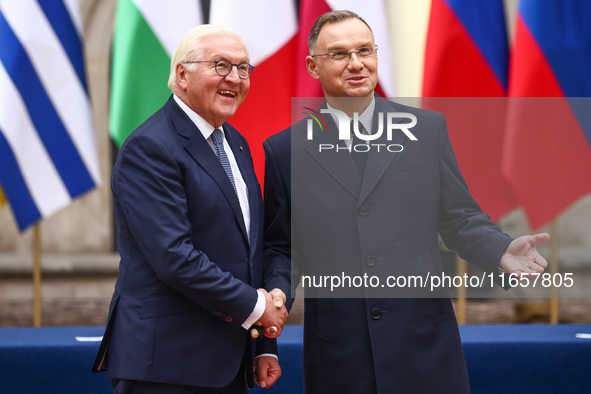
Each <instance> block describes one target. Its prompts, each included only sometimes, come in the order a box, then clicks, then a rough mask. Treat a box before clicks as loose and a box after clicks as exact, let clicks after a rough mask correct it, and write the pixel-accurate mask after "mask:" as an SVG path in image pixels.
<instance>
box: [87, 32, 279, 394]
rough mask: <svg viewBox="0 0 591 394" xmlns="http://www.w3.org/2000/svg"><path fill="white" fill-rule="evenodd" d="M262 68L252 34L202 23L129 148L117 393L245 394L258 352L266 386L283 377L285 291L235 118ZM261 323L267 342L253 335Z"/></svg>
mask: <svg viewBox="0 0 591 394" xmlns="http://www.w3.org/2000/svg"><path fill="white" fill-rule="evenodd" d="M252 70H253V67H252V66H251V65H250V64H249V57H248V52H247V50H246V46H245V43H244V40H243V38H242V37H241V36H239V35H238V34H237V33H235V32H233V31H231V30H229V29H226V28H222V27H216V26H211V25H201V26H197V27H195V28H194V29H192V30H191V31H190V32H189V33H188V34H187V35H186V36H185V38H184V39H183V40H182V41H181V43H180V44H179V46H178V48H177V50H176V51H175V53H174V55H173V58H172V62H171V71H170V78H169V82H168V86H169V87H170V89H171V90H172V91H173V93H174V94H173V95H172V96H171V97H170V99H169V100H168V101H167V102H166V104H164V106H163V107H162V108H161V109H160V110H158V111H157V112H156V113H155V114H154V115H152V116H151V117H150V118H149V119H148V120H146V121H145V122H144V123H143V124H142V125H140V126H139V127H138V128H137V129H136V130H135V131H134V132H133V133H132V134H131V135H130V136H129V137H128V138H127V140H126V141H125V143H124V144H123V146H122V147H121V151H120V152H119V155H118V157H117V161H116V163H115V166H114V168H113V173H112V179H111V188H112V190H113V199H114V208H115V218H116V221H117V243H118V248H119V252H120V254H121V262H120V265H119V276H118V278H117V283H116V285H115V292H114V294H113V299H112V301H111V305H110V308H109V318H108V322H107V327H106V331H105V335H104V339H103V341H102V344H101V346H100V350H99V354H98V355H97V359H96V361H95V365H94V366H93V371H94V372H98V371H105V370H106V371H107V374H108V377H109V378H110V379H111V382H112V386H113V390H114V392H115V393H140V392H141V393H166V394H173V393H231V394H234V393H236V394H239V393H240V394H244V393H246V392H247V387H252V385H253V358H254V356H258V357H256V359H255V361H254V364H255V366H256V372H255V375H256V376H254V378H255V379H257V381H258V383H259V385H260V386H261V387H270V386H271V385H273V384H274V383H275V381H276V380H277V378H278V377H279V376H280V375H281V369H280V368H279V364H278V361H277V356H276V354H277V344H276V342H275V339H274V338H276V337H277V336H278V335H279V334H280V333H281V329H282V327H283V325H284V323H285V319H286V318H287V311H286V309H285V306H284V305H283V302H284V295H283V293H281V291H280V290H277V289H275V290H273V291H271V293H268V292H267V291H266V290H264V287H265V280H264V278H263V259H262V240H263V233H262V229H263V222H262V220H263V206H262V197H261V190H260V186H259V184H258V181H257V179H256V176H255V173H254V169H253V165H252V159H251V155H250V150H249V147H248V144H247V142H246V140H245V139H244V137H243V136H242V135H240V133H238V131H237V130H236V129H234V128H233V127H232V126H230V125H229V124H228V123H226V121H227V120H228V119H229V118H231V117H232V116H233V115H234V113H235V112H236V110H237V109H238V107H239V106H240V104H241V103H242V102H243V100H244V98H245V97H246V94H247V92H248V89H249V86H250V79H249V78H250V76H251V72H252ZM151 82H152V81H146V83H151ZM257 289H258V290H257ZM272 294H273V295H272ZM253 324H260V325H262V326H263V327H266V329H265V331H264V335H265V336H264V337H261V338H258V339H256V340H255V339H252V338H251V335H250V333H249V331H248V330H249V329H251V326H252V325H253Z"/></svg>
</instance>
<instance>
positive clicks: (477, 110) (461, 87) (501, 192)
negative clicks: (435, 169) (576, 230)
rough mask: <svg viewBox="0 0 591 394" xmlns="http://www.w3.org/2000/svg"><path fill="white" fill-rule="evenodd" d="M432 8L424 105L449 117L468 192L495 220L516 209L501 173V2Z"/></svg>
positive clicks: (444, 2) (453, 1) (504, 51)
mask: <svg viewBox="0 0 591 394" xmlns="http://www.w3.org/2000/svg"><path fill="white" fill-rule="evenodd" d="M431 4H432V5H431V14H430V18H429V28H428V33H427V42H426V47H425V67H424V78H423V93H422V95H423V100H422V105H423V107H424V108H428V109H432V110H435V111H438V112H442V113H444V114H445V115H446V118H447V123H448V128H449V134H450V139H451V141H452V143H453V146H454V151H455V153H456V157H457V159H458V162H459V165H460V168H461V170H462V173H463V175H464V177H465V179H466V182H467V183H468V186H469V188H470V191H471V193H472V195H473V196H474V198H475V199H476V200H477V201H478V203H479V204H480V206H481V208H482V209H483V211H485V212H486V213H488V214H489V215H490V216H491V218H492V219H493V220H497V219H498V218H500V217H501V216H502V215H504V214H506V213H508V212H509V211H511V210H512V209H513V208H515V207H516V206H517V205H518V202H517V199H516V198H515V196H514V194H513V191H512V189H511V187H510V185H509V184H508V183H507V181H506V180H505V178H504V177H503V174H502V170H501V163H502V148H503V136H504V133H503V130H504V125H505V109H506V108H505V104H506V103H505V99H504V98H502V97H504V96H505V95H506V92H507V69H508V55H509V53H508V52H509V50H508V40H507V33H506V26H505V14H504V10H503V0H487V1H474V0H433V1H432V3H431ZM458 97H461V98H458ZM468 97H482V99H473V98H468Z"/></svg>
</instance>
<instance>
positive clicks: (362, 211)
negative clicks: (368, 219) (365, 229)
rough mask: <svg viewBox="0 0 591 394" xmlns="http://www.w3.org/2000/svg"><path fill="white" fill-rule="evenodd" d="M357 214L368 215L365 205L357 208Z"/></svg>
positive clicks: (367, 208)
mask: <svg viewBox="0 0 591 394" xmlns="http://www.w3.org/2000/svg"><path fill="white" fill-rule="evenodd" d="M359 214H360V215H361V216H367V215H369V207H368V206H367V205H362V206H360V207H359Z"/></svg>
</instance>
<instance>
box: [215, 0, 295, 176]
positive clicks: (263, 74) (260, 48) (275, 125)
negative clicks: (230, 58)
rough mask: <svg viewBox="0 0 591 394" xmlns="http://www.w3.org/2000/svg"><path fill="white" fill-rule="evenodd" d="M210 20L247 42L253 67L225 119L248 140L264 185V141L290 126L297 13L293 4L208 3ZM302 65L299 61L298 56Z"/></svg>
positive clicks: (265, 1)
mask: <svg viewBox="0 0 591 394" xmlns="http://www.w3.org/2000/svg"><path fill="white" fill-rule="evenodd" d="M209 22H210V23H211V24H214V25H222V26H227V27H229V28H231V29H232V30H234V31H236V32H237V33H239V34H240V35H242V36H243V37H244V38H246V40H247V42H248V45H249V48H248V50H249V52H250V63H251V64H252V65H253V66H255V70H254V71H253V74H252V75H251V77H250V79H251V84H250V90H249V92H248V95H247V97H246V100H245V101H244V103H243V104H242V105H241V106H240V108H239V109H238V111H237V112H236V114H235V115H234V116H233V117H232V119H230V124H232V126H234V127H236V128H237V129H238V130H239V131H240V132H241V133H242V134H243V135H244V136H245V137H246V139H247V140H248V144H249V146H250V150H251V152H252V157H253V161H254V167H255V171H256V174H257V177H258V179H259V182H260V183H261V184H262V183H263V174H264V163H265V155H264V151H263V141H264V140H265V139H266V138H267V137H269V136H271V135H273V134H275V133H277V132H279V131H281V130H283V129H285V128H287V127H289V125H290V124H291V97H293V96H294V95H295V94H294V93H295V90H294V87H295V82H296V80H295V65H296V61H298V59H296V35H297V29H298V26H297V15H296V6H295V2H292V1H271V0H251V1H248V2H246V1H239V0H226V1H223V2H221V1H212V2H211V11H210V18H209ZM301 62H302V63H304V60H303V59H302V60H301Z"/></svg>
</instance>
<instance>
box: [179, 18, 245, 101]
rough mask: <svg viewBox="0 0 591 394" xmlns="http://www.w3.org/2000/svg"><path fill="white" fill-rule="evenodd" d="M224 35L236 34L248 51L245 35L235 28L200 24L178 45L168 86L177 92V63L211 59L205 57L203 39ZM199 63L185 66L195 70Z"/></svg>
mask: <svg viewBox="0 0 591 394" xmlns="http://www.w3.org/2000/svg"><path fill="white" fill-rule="evenodd" d="M224 35H235V36H236V37H238V38H239V39H240V40H242V42H243V43H244V47H245V48H246V52H247V53H248V45H247V43H246V40H245V39H244V37H242V36H241V35H240V34H238V33H236V32H235V31H234V30H232V29H229V28H227V27H224V26H216V25H209V24H204V25H198V26H195V27H194V28H192V29H191V30H189V32H188V33H187V34H186V35H185V37H183V39H182V40H181V42H180V43H179V45H178V46H177V48H176V50H175V51H174V54H173V55H172V59H171V61H170V75H169V77H168V88H169V89H170V90H172V91H173V92H176V90H175V89H176V88H177V87H178V86H177V83H176V65H177V64H179V63H184V62H188V61H196V60H211V59H203V58H202V55H203V53H202V52H203V45H202V44H203V41H204V39H206V38H210V37H215V36H218V37H221V36H224ZM196 67H197V64H195V63H189V64H186V65H185V68H186V69H187V70H189V71H193V70H195V68H196Z"/></svg>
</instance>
